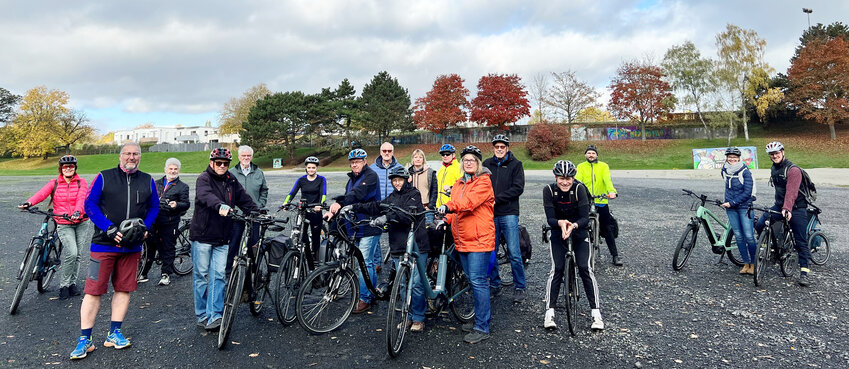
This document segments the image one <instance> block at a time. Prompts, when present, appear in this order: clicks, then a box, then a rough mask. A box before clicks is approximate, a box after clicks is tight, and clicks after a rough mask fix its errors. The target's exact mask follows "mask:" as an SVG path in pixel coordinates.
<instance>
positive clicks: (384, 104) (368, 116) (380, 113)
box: [360, 71, 415, 141]
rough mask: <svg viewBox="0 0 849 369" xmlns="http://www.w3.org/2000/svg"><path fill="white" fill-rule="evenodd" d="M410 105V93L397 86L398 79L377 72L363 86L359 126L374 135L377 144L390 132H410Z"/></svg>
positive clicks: (411, 127)
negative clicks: (361, 120) (361, 122)
mask: <svg viewBox="0 0 849 369" xmlns="http://www.w3.org/2000/svg"><path fill="white" fill-rule="evenodd" d="M410 105H411V103H410V93H409V92H407V89H406V88H404V87H402V86H401V84H400V83H398V79H397V78H392V76H390V75H389V72H386V71H383V72H380V73H378V74H377V75H375V76H374V78H372V80H371V82H369V83H367V84H366V85H365V86H363V94H362V96H361V98H360V107H361V109H362V111H363V114H364V121H363V123H364V124H363V125H364V126H365V128H366V129H368V130H370V131H372V132H375V133H377V136H378V139H379V140H380V141H383V140H384V139H385V138H386V137H388V136H389V132H391V131H394V130H402V131H404V130H410V131H412V130H413V129H414V128H415V125H414V124H413V118H412V109H411V106H410Z"/></svg>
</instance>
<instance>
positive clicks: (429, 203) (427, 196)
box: [407, 149, 439, 223]
mask: <svg viewBox="0 0 849 369" xmlns="http://www.w3.org/2000/svg"><path fill="white" fill-rule="evenodd" d="M407 171H408V172H410V183H412V184H413V187H415V188H416V189H417V190H419V193H421V195H422V205H423V206H424V208H425V210H433V209H434V208H436V196H437V195H438V194H439V190H438V189H437V183H436V182H437V181H436V171H435V170H433V169H431V168H430V167H429V166H428V165H427V163H426V162H425V153H424V151H422V150H419V149H416V150H415V151H413V155H412V158H411V163H410V166H409V167H408V168H407ZM425 219H426V220H427V222H428V223H433V214H432V213H428V214H427V215H425Z"/></svg>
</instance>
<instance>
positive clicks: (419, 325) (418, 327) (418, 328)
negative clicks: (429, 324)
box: [410, 322, 425, 332]
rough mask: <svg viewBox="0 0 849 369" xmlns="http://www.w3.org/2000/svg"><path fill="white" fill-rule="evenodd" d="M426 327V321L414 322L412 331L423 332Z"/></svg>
mask: <svg viewBox="0 0 849 369" xmlns="http://www.w3.org/2000/svg"><path fill="white" fill-rule="evenodd" d="M424 327H425V324H424V322H413V325H411V326H410V332H422V331H424Z"/></svg>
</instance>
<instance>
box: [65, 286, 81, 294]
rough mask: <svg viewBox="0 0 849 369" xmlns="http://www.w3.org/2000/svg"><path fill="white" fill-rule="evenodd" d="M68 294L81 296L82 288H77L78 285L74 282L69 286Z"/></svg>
mask: <svg viewBox="0 0 849 369" xmlns="http://www.w3.org/2000/svg"><path fill="white" fill-rule="evenodd" d="M68 294H69V295H71V296H79V295H80V290H78V289H77V285H75V284H72V285H70V286H68Z"/></svg>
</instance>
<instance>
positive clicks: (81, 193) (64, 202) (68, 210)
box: [27, 174, 88, 224]
mask: <svg viewBox="0 0 849 369" xmlns="http://www.w3.org/2000/svg"><path fill="white" fill-rule="evenodd" d="M57 182H58V185H57V184H56V183H57ZM54 186H56V193H54V194H53V205H52V206H53V212H54V213H56V214H68V215H73V214H74V212H76V211H79V212H80V216H82V215H84V214H85V198H86V196H87V195H88V184H86V181H85V179H83V178H82V177H80V176H79V175H78V174H74V177H73V178H71V182H70V183H69V182H66V181H65V178H64V177H63V176H62V175H61V174H60V175H59V176H58V177H57V178H54V179H51V180H49V181H47V184H46V185H44V187H42V188H41V189H40V190H38V192H36V193H35V195H32V197H30V198H29V200H27V202H28V203H30V204H32V205H35V204H38V203H40V202H42V201H44V200H45V199H47V197H49V196H50V193H51V192H53V187H54ZM54 219H56V223H59V224H75V223H80V221H76V222H72V221H70V220H65V219H62V218H58V217H57V218H54Z"/></svg>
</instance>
